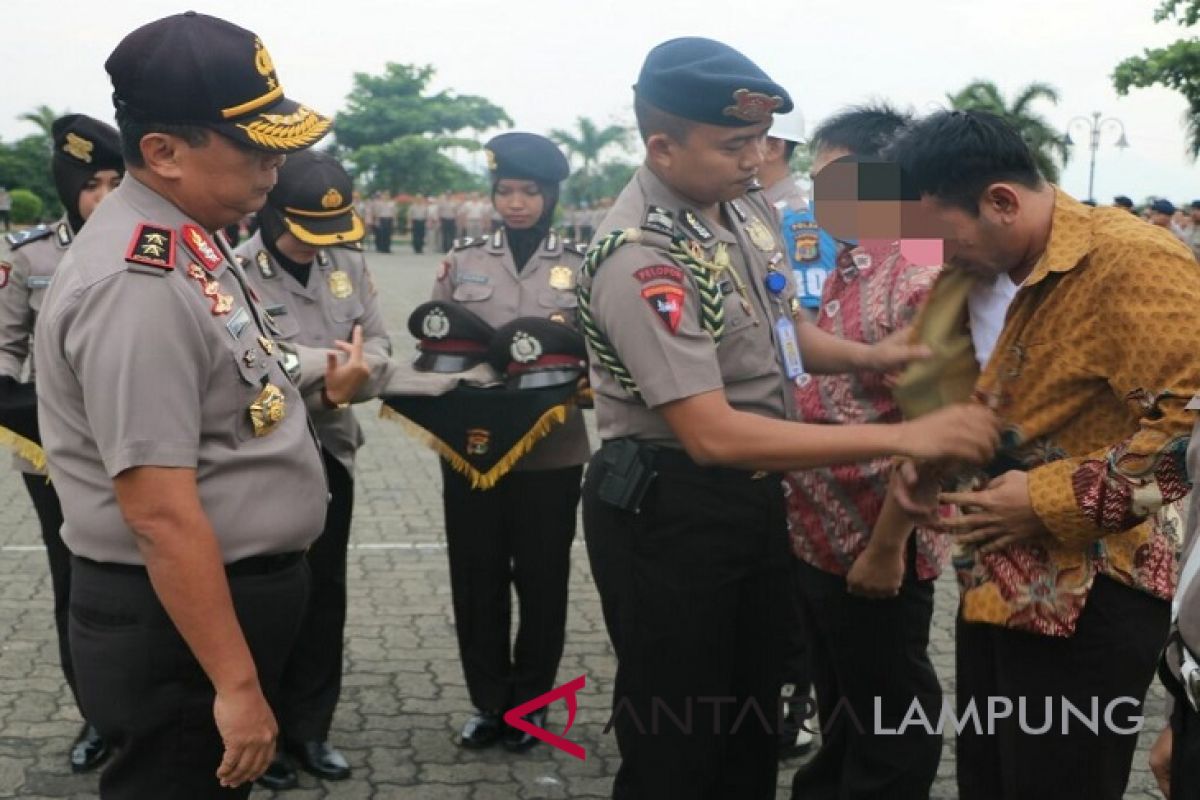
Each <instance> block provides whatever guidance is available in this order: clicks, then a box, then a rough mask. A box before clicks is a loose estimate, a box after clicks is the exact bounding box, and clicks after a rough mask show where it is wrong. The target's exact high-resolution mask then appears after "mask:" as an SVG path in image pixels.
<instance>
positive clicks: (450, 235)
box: [440, 219, 458, 253]
mask: <svg viewBox="0 0 1200 800" xmlns="http://www.w3.org/2000/svg"><path fill="white" fill-rule="evenodd" d="M440 230H441V232H442V252H443V253H449V252H450V251H451V250H453V249H454V240H455V239H456V238H458V222H457V221H456V220H452V219H443V220H442V224H441V226H440Z"/></svg>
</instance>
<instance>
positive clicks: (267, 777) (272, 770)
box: [255, 753, 300, 792]
mask: <svg viewBox="0 0 1200 800" xmlns="http://www.w3.org/2000/svg"><path fill="white" fill-rule="evenodd" d="M255 783H257V784H258V785H259V786H261V787H263V788H264V789H270V790H272V791H275V792H282V791H283V790H284V789H295V788H296V785H297V784H298V783H300V778H299V777H298V776H297V775H296V770H294V769H292V765H291V764H289V763H288V760H287V758H285V757H284V755H283V754H282V753H276V754H275V757H274V758H273V759H271V764H270V765H269V766H268V767H267V771H266V772H264V773H263V774H262V775H261V776H259V778H258V780H257V781H255Z"/></svg>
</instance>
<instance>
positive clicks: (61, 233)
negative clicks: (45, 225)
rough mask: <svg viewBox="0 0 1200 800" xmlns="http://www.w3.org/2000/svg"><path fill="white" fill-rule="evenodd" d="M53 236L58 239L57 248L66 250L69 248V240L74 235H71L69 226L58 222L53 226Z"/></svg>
mask: <svg viewBox="0 0 1200 800" xmlns="http://www.w3.org/2000/svg"><path fill="white" fill-rule="evenodd" d="M54 235H55V236H56V237H57V238H58V246H59V247H62V248H67V247H70V246H71V240H72V239H74V238H75V235H74V234H72V233H71V226H70V225H68V224H67V223H65V222H60V223H58V224H57V225H55V226H54Z"/></svg>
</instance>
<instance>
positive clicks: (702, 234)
mask: <svg viewBox="0 0 1200 800" xmlns="http://www.w3.org/2000/svg"><path fill="white" fill-rule="evenodd" d="M679 224H680V225H682V226H683V229H684V230H686V231H687V232H688V233H689V234H691V236H692V238H693V239H698V240H700V241H701V242H709V241H712V240H713V239H714V238H715V237H714V236H713V232H712V231H710V230H709V229H708V226H707V225H705V224H704V223H703V222H701V221H700V215H699V214H697V213H696V212H695V211H692V210H691V209H690V208H685V209H684V210H683V211H681V212H680V213H679Z"/></svg>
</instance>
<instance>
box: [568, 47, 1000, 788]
mask: <svg viewBox="0 0 1200 800" xmlns="http://www.w3.org/2000/svg"><path fill="white" fill-rule="evenodd" d="M634 108H635V112H636V116H637V120H638V127H639V130H640V131H641V134H642V138H643V140H644V141H645V144H646V151H647V155H646V160H645V163H644V164H643V165H642V166H641V167H640V168H639V169H638V171H637V172H636V173H635V175H634V177H633V179H632V180H631V181H630V183H629V185H628V186H627V187H626V188H625V190H624V191H623V192H622V194H621V195H620V196H619V197H618V198H617V200H616V202H615V204H614V205H613V207H612V210H611V211H610V212H609V214H608V216H607V217H606V218H605V220H604V222H603V224H602V225H601V227H600V229H599V230H598V231H597V240H596V241H595V242H594V243H593V250H592V251H591V254H590V255H589V258H588V262H587V264H586V265H585V267H584V270H583V273H582V276H581V278H580V286H579V299H580V308H579V311H580V317H581V321H582V325H583V328H584V332H585V334H586V335H587V337H588V349H589V352H590V355H591V365H592V366H591V382H592V385H593V387H594V391H595V394H596V398H595V405H596V415H597V423H598V428H599V431H600V435H601V437H602V439H603V445H602V447H601V448H600V450H599V451H598V452H597V453H596V455H595V456H594V457H593V458H592V460H591V463H590V465H589V467H588V474H587V477H586V480H585V484H584V498H583V519H584V530H585V534H586V537H587V545H588V555H589V558H590V560H591V565H592V571H593V575H594V577H595V580H596V586H597V588H598V590H599V592H600V597H601V602H602V607H603V610H604V617H605V623H606V625H607V627H608V631H609V635H610V637H611V638H612V641H613V645H614V647H615V650H616V653H617V658H618V667H617V678H616V689H615V694H614V708H613V716H612V724H613V727H614V728H615V731H616V735H617V744H618V747H619V749H620V751H621V757H622V763H621V767H620V769H619V771H618V774H617V777H616V780H615V783H614V787H613V796H614V797H617V798H661V797H687V798H731V797H736V798H739V800H752V799H753V798H773V797H774V796H775V781H776V771H777V758H778V748H777V746H776V744H775V735H776V731H775V730H774V725H773V724H772V722H771V721H772V720H774V719H775V718H776V712H775V709H776V704H777V701H778V698H779V693H780V684H781V675H780V666H781V664H780V660H781V655H782V654H781V648H782V643H783V637H782V627H781V626H782V625H784V624H794V623H792V621H791V620H788V619H784V610H785V609H787V608H790V607H791V604H790V603H789V602H788V601H787V599H788V594H787V593H788V591H789V588H788V587H789V584H788V575H789V572H788V570H789V559H790V557H791V556H790V554H789V551H788V542H787V531H786V520H785V510H784V502H783V490H782V486H781V482H780V476H779V473H780V472H782V471H784V470H790V469H801V468H805V467H812V466H818V465H826V464H836V463H845V462H854V461H860V460H863V459H865V458H871V457H876V456H885V455H892V454H906V455H913V456H920V457H931V458H933V457H939V456H954V457H959V458H966V459H971V460H974V461H979V460H982V459H984V458H986V457H987V456H988V455H990V453H991V451H992V448H993V446H994V444H995V441H996V438H997V433H998V431H997V424H996V422H995V421H994V420H993V418H992V415H991V414H990V412H988V411H987V410H986V409H983V408H980V407H975V408H967V407H955V408H952V409H949V410H948V411H946V412H945V415H943V416H939V417H936V418H931V417H926V418H923V419H921V420H918V421H914V422H910V423H903V424H900V425H893V426H887V425H855V426H845V427H841V428H829V427H822V426H810V425H802V424H800V423H797V422H791V421H788V420H789V419H790V418H791V416H792V414H793V406H792V403H793V400H792V391H791V388H792V387H791V385H790V384H791V380H794V379H796V378H801V377H802V375H803V373H804V370H805V369H806V366H807V368H808V369H814V368H815V367H814V366H813V365H812V364H808V365H805V364H803V363H802V361H801V358H800V353H799V346H798V342H797V338H796V325H797V324H799V319H798V317H797V316H796V315H795V313H794V312H795V307H796V304H795V303H794V302H793V301H794V298H795V289H794V286H793V284H792V280H791V276H790V273H791V269H790V267H789V266H788V262H787V259H786V257H785V255H784V254H783V253H782V252H781V251H780V245H779V240H778V237H777V233H776V230H775V225H774V217H773V215H772V209H771V208H770V206H769V205H768V204H767V203H766V202H765V201H764V199H763V198H762V193H761V192H760V191H757V186H756V181H755V177H756V173H757V171H758V168H759V165H760V164H761V161H762V149H761V148H762V145H763V140H764V137H765V136H766V134H767V131H768V130H769V129H770V126H771V120H772V115H773V114H774V113H775V112H780V113H784V112H787V111H789V110H791V108H792V101H791V99H790V98H789V97H788V94H787V92H786V91H785V90H784V89H783V87H781V86H780V85H778V84H777V83H775V82H774V81H773V80H771V79H770V78H769V77H768V76H767V75H766V74H765V73H764V72H763V71H762V70H761V69H760V68H759V67H758V66H756V65H755V64H754V63H753V62H751V61H750V60H749V59H747V58H746V57H745V56H744V55H742V54H741V53H739V52H737V51H736V50H734V49H732V48H730V47H728V46H726V45H724V44H721V43H720V42H716V41H712V40H710V39H702V38H683V39H674V40H671V41H668V42H665V43H663V44H661V45H659V46H658V47H656V48H654V49H653V50H652V51H651V52H650V54H649V55H648V56H647V58H646V61H645V63H644V65H643V67H642V71H641V74H640V76H639V77H638V81H637V84H636V86H635V87H634ZM825 344H828V343H825ZM813 352H814V354H816V355H817V356H818V357H817V358H816V359H815V360H816V362H817V365H818V366H825V365H826V364H829V363H832V362H833V359H829V358H828V355H829V354H828V353H827V352H824V348H814V349H813ZM664 707H665V709H666V710H665V711H664ZM756 708H757V710H756ZM668 712H669V713H670V714H673V715H674V717H673V718H674V719H675V720H679V721H680V723H679V724H675V723H674V722H672V718H671V717H668V716H667V713H668ZM655 722H657V724H654V723H655Z"/></svg>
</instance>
